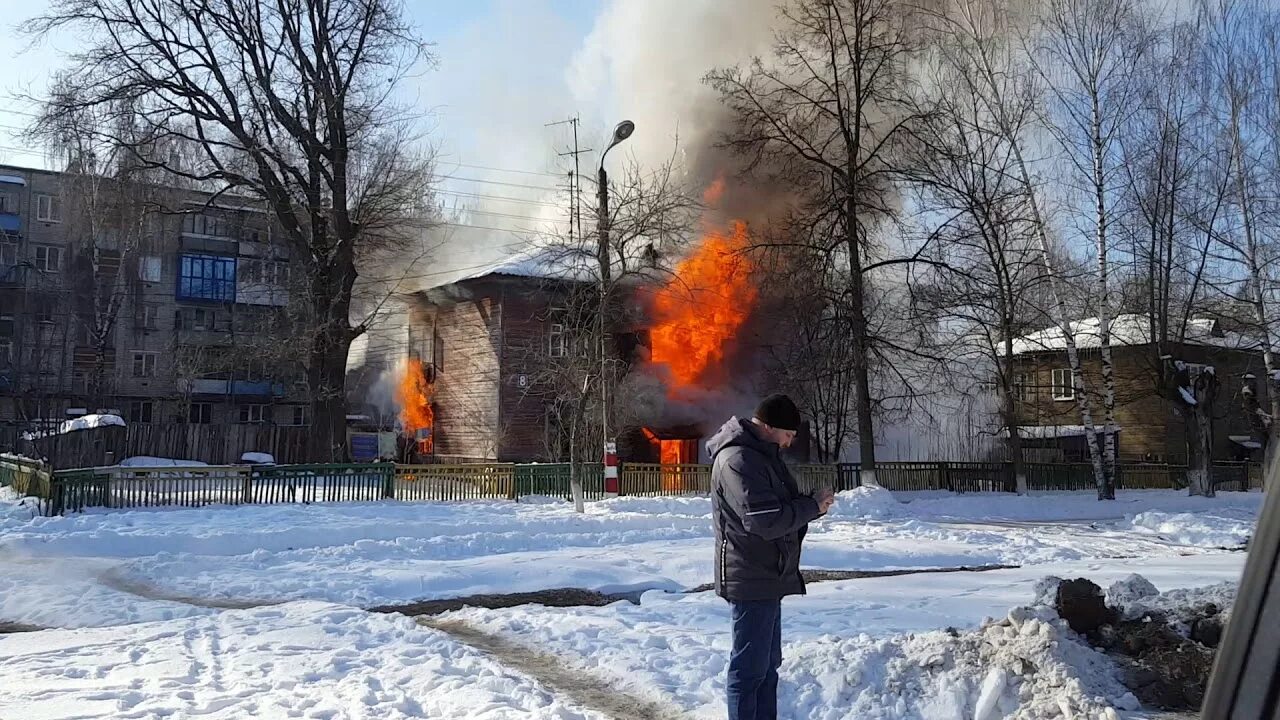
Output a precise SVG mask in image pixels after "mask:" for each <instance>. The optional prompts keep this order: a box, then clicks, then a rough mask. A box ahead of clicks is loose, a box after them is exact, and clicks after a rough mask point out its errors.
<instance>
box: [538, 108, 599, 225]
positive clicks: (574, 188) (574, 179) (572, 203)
mask: <svg viewBox="0 0 1280 720" xmlns="http://www.w3.org/2000/svg"><path fill="white" fill-rule="evenodd" d="M581 122H582V121H581V119H579V118H578V116H577V115H574V116H573V117H571V118H569V119H568V120H561V121H559V122H549V123H547V124H546V125H544V126H543V127H554V126H557V125H571V126H573V149H572V150H566V151H565V152H561V153H556V154H557V155H559V156H560V157H565V156H566V155H572V156H573V169H572V170H570V171H569V246H570V247H572V246H573V239H574V237H578V238H583V237H584V236H583V234H582V170H581V167H582V163H581V162H580V161H579V156H581V155H582V154H583V153H589V152H592V149H591V148H579V147H578V125H579V124H581Z"/></svg>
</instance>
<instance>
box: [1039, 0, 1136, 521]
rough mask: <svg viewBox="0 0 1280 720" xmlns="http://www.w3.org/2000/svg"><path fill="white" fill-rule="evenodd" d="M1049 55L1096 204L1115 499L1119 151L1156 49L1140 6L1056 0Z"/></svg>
mask: <svg viewBox="0 0 1280 720" xmlns="http://www.w3.org/2000/svg"><path fill="white" fill-rule="evenodd" d="M1042 29H1043V36H1044V42H1043V50H1042V53H1041V54H1033V57H1038V58H1039V59H1040V62H1039V63H1038V64H1037V66H1038V70H1039V72H1040V74H1041V76H1042V77H1043V79H1044V85H1045V87H1046V88H1049V89H1050V90H1051V92H1052V95H1053V97H1054V99H1055V100H1056V102H1055V103H1054V104H1053V107H1052V111H1051V112H1050V117H1051V118H1052V121H1051V122H1050V123H1048V127H1049V128H1050V130H1051V131H1052V132H1053V134H1054V135H1055V137H1056V138H1057V139H1058V141H1059V143H1060V144H1061V145H1062V147H1063V149H1064V154H1065V156H1066V157H1067V158H1068V159H1069V160H1070V167H1071V168H1072V169H1073V170H1074V172H1072V173H1070V174H1069V175H1068V178H1069V180H1068V183H1067V184H1068V186H1074V187H1078V188H1080V189H1081V190H1083V191H1084V194H1085V195H1086V196H1087V197H1088V198H1089V201H1090V202H1091V203H1092V213H1091V215H1092V217H1091V218H1090V221H1091V222H1088V223H1082V224H1084V225H1085V227H1088V225H1090V224H1091V225H1092V229H1093V240H1094V253H1095V258H1096V262H1097V266H1096V269H1097V282H1096V288H1097V292H1096V295H1095V296H1094V297H1093V298H1092V300H1093V302H1094V303H1096V312H1097V316H1098V341H1099V354H1100V356H1101V368H1102V378H1101V380H1102V393H1101V395H1102V411H1103V422H1104V426H1103V477H1104V490H1103V492H1104V493H1105V494H1106V495H1107V496H1109V497H1110V496H1114V494H1115V475H1116V421H1115V415H1116V413H1115V410H1116V381H1115V365H1114V363H1113V362H1112V356H1111V318H1112V316H1113V314H1114V308H1113V307H1112V305H1113V300H1112V291H1111V284H1112V281H1111V277H1110V276H1111V273H1112V270H1111V258H1110V254H1111V252H1112V251H1111V244H1112V242H1113V240H1112V239H1111V237H1110V229H1111V226H1112V225H1113V224H1115V217H1114V215H1115V213H1114V211H1113V210H1112V209H1111V207H1110V201H1111V197H1112V196H1113V195H1114V190H1115V188H1116V186H1117V185H1118V183H1117V182H1116V180H1115V179H1114V176H1115V175H1116V173H1115V166H1116V155H1117V152H1116V146H1117V142H1118V138H1119V135H1120V133H1121V132H1122V131H1123V129H1124V127H1125V124H1126V120H1127V118H1128V117H1129V116H1130V115H1131V114H1132V113H1133V112H1134V108H1135V107H1136V106H1137V104H1138V103H1137V101H1138V99H1139V94H1140V93H1141V92H1142V90H1143V85H1142V82H1141V80H1142V77H1141V75H1140V73H1139V69H1140V68H1141V66H1142V60H1143V57H1144V55H1145V53H1146V52H1147V51H1148V47H1149V45H1150V42H1151V41H1150V37H1149V33H1148V31H1147V28H1146V26H1145V24H1144V22H1143V19H1142V17H1141V15H1140V12H1139V5H1138V3H1137V2H1136V1H1135V0H1049V2H1048V3H1046V7H1045V8H1044V11H1043V17H1042Z"/></svg>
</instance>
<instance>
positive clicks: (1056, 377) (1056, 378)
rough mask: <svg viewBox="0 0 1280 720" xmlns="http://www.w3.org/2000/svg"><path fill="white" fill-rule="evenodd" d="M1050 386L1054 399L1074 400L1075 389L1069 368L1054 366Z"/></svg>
mask: <svg viewBox="0 0 1280 720" xmlns="http://www.w3.org/2000/svg"><path fill="white" fill-rule="evenodd" d="M1052 387H1053V399H1054V400H1075V399H1076V389H1075V386H1074V385H1073V384H1072V383H1071V368H1054V370H1053V383H1052Z"/></svg>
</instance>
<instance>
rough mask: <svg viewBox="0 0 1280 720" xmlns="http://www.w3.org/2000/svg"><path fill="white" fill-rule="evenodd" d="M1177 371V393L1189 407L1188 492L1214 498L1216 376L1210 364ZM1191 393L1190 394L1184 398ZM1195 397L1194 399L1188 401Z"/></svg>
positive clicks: (1190, 366) (1187, 367) (1189, 366)
mask: <svg viewBox="0 0 1280 720" xmlns="http://www.w3.org/2000/svg"><path fill="white" fill-rule="evenodd" d="M1185 368H1186V370H1185V374H1184V373H1183V372H1179V373H1178V375H1177V377H1179V381H1180V382H1185V383H1186V384H1185V385H1180V386H1179V388H1180V392H1181V391H1185V392H1181V394H1182V395H1183V398H1182V399H1183V402H1184V404H1186V405H1187V406H1188V410H1189V412H1188V413H1187V414H1188V415H1189V416H1190V418H1189V422H1188V423H1187V492H1188V493H1189V494H1191V495H1202V496H1204V497H1213V496H1214V489H1213V475H1212V469H1213V400H1214V397H1215V396H1216V395H1217V390H1218V376H1217V373H1215V372H1214V369H1213V367H1211V366H1203V365H1188V366H1185ZM1182 377H1185V378H1186V380H1185V381H1183V380H1181V378H1182ZM1188 395H1190V397H1187V396H1188ZM1191 400H1194V402H1190V401H1191Z"/></svg>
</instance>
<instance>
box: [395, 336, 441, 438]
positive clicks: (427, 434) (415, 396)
mask: <svg viewBox="0 0 1280 720" xmlns="http://www.w3.org/2000/svg"><path fill="white" fill-rule="evenodd" d="M434 391H435V387H434V385H433V384H432V383H431V381H429V380H428V379H427V373H426V368H425V367H423V364H422V361H421V360H419V359H417V358H410V359H409V360H408V361H407V362H405V366H404V373H403V374H402V375H401V376H400V382H399V383H398V384H397V385H396V402H397V403H399V405H400V427H401V432H402V433H403V434H404V435H405V437H409V438H413V439H414V450H415V452H417V454H419V455H430V454H431V453H432V451H433V450H434V438H433V437H432V430H433V429H434V427H435V413H434V412H432V410H431V395H432V394H433V393H434Z"/></svg>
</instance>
